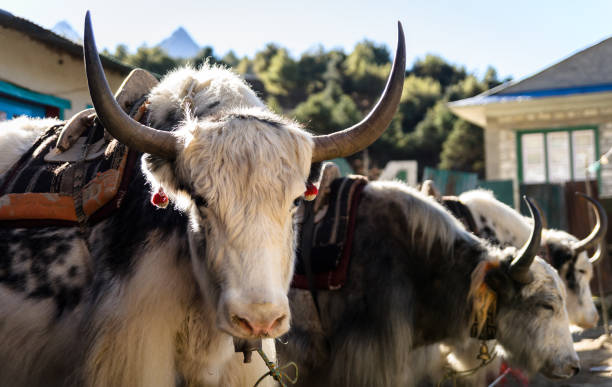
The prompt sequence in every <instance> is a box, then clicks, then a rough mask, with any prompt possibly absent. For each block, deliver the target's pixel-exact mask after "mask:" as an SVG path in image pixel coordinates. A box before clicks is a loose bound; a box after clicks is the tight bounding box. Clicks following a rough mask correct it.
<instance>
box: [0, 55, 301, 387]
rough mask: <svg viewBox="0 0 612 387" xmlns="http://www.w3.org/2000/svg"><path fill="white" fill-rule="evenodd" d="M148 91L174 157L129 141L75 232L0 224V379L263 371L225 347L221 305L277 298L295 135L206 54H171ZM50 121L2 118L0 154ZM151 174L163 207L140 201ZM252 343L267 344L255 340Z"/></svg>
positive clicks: (118, 381)
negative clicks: (170, 136) (115, 185)
mask: <svg viewBox="0 0 612 387" xmlns="http://www.w3.org/2000/svg"><path fill="white" fill-rule="evenodd" d="M148 98H149V101H150V104H149V112H148V115H147V117H146V119H147V121H148V122H147V123H148V124H149V125H150V126H153V127H156V128H158V129H161V130H172V131H175V132H176V134H177V135H178V136H179V138H180V139H181V149H179V152H178V157H177V158H176V159H175V160H164V159H160V158H158V157H156V156H152V155H144V156H143V158H142V160H141V162H140V163H139V164H140V165H139V167H141V169H142V173H136V175H135V176H134V178H133V180H132V181H131V182H130V186H129V189H128V191H127V193H126V195H125V196H124V197H123V198H122V207H121V210H120V211H118V212H117V213H116V214H115V215H113V216H112V217H111V218H109V219H107V220H105V221H103V222H101V223H99V224H97V225H95V226H94V227H93V228H92V229H91V232H90V234H89V235H88V237H87V241H86V240H85V239H83V237H82V236H81V234H79V233H78V232H77V231H78V230H76V229H57V228H50V229H47V230H45V231H44V232H43V231H41V230H35V229H32V230H27V229H21V230H0V252H1V254H2V256H3V261H2V265H0V343H1V344H2V345H0V361H1V363H0V385H8V384H7V383H8V382H9V381H10V385H11V386H36V385H40V386H42V385H45V386H65V385H70V384H72V385H87V386H174V385H177V384H179V385H188V386H195V385H207V386H208V385H223V386H251V385H253V384H254V383H255V381H256V380H257V379H258V378H259V377H260V376H261V375H263V374H264V373H265V372H267V367H266V366H265V364H264V363H263V362H262V361H261V360H260V359H258V356H257V354H254V356H253V362H252V363H251V364H249V365H243V363H242V354H236V353H234V348H233V343H232V335H231V334H228V332H230V331H231V332H232V334H234V332H236V329H238V328H237V327H236V326H234V325H232V321H233V320H231V321H230V316H228V308H229V306H228V305H230V302H236V301H235V300H238V301H240V302H243V303H245V304H246V305H248V306H250V307H251V308H253V309H255V308H256V306H257V305H258V303H262V304H264V305H265V304H266V303H268V302H276V303H278V304H279V305H281V306H282V305H283V303H284V304H285V305H286V304H287V297H286V293H287V290H288V287H289V282H290V280H291V277H292V272H293V250H294V239H295V236H294V229H293V228H294V227H293V219H292V214H293V212H294V211H295V208H294V205H293V202H294V200H295V199H296V198H298V197H300V196H301V195H302V194H303V192H304V190H305V182H306V179H307V177H308V175H309V170H310V161H311V156H312V140H311V138H310V135H309V134H308V133H306V132H305V131H304V130H302V129H301V127H300V126H299V125H298V124H296V123H295V122H293V121H290V120H287V119H284V118H282V117H279V116H277V115H275V114H273V113H271V112H270V111H268V110H267V109H266V108H265V106H264V104H263V103H262V102H261V101H260V100H259V99H258V98H257V96H256V95H255V93H254V92H253V91H252V90H251V89H250V88H249V87H248V86H247V85H246V83H245V82H244V81H243V80H241V79H240V78H239V77H238V76H236V75H235V74H233V73H231V72H230V71H229V70H226V69H223V68H221V67H213V66H208V65H205V66H203V67H202V68H200V69H198V70H196V69H192V68H183V69H179V70H177V71H175V72H172V73H171V74H169V75H168V76H167V77H166V78H165V79H164V80H162V82H161V83H160V84H159V85H158V86H157V87H156V88H155V89H153V90H152V91H151V93H150V95H149V97H148ZM55 123H57V121H54V120H26V119H19V120H16V121H12V122H9V123H3V124H2V126H3V129H6V128H8V129H10V130H12V131H13V132H23V133H24V134H23V135H20V136H18V137H15V138H11V140H16V141H17V144H16V143H15V142H10V141H9V140H7V138H4V137H3V138H0V149H5V148H6V149H10V150H13V149H16V150H19V151H15V152H13V153H12V154H11V155H10V157H6V158H3V159H0V168H1V167H3V166H4V167H6V166H8V165H9V164H11V163H12V162H13V161H14V160H15V159H16V158H17V157H19V154H20V153H21V152H22V151H23V150H25V149H27V147H28V146H30V145H31V144H32V142H33V141H34V138H35V137H37V136H38V134H39V133H40V132H41V131H42V130H43V129H45V128H46V127H48V126H49V125H52V124H55ZM5 140H6V141H5ZM0 153H1V152H0ZM2 155H3V156H4V154H2ZM159 187H161V188H163V189H164V190H165V191H166V192H167V193H168V194H169V196H170V197H171V200H172V202H173V203H174V206H170V207H169V208H167V209H165V210H158V209H156V208H154V207H153V206H152V205H151V204H150V203H149V199H150V195H151V191H152V190H153V191H155V190H157V189H158V188H159ZM43 237H44V238H43ZM86 242H87V243H86ZM39 246H42V247H40V248H39ZM87 246H89V249H87ZM270 300H273V301H270ZM289 320H290V316H289V315H287V316H286V318H285V319H284V320H283V322H282V324H284V325H281V326H280V327H279V333H282V329H283V327H285V328H284V329H286V324H288V321H289ZM221 329H223V330H221ZM236 335H238V333H236ZM274 335H276V333H275V334H274ZM264 349H265V350H266V352H267V353H268V355H269V357H270V358H271V359H274V358H275V354H274V346H273V343H272V341H271V340H264ZM273 384H274V381H273V380H271V378H267V379H266V380H265V381H264V385H273Z"/></svg>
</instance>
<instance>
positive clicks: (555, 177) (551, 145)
mask: <svg viewBox="0 0 612 387" xmlns="http://www.w3.org/2000/svg"><path fill="white" fill-rule="evenodd" d="M546 147H547V151H548V152H547V156H548V181H550V182H554V183H558V182H564V181H569V180H571V173H570V168H571V167H570V159H569V157H568V155H569V154H570V147H569V133H568V132H550V133H546Z"/></svg>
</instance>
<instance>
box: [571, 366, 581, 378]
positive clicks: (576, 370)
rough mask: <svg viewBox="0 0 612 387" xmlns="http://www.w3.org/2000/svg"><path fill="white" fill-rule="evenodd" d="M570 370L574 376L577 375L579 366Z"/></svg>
mask: <svg viewBox="0 0 612 387" xmlns="http://www.w3.org/2000/svg"><path fill="white" fill-rule="evenodd" d="M572 371H574V376H575V375H578V372H580V367H572Z"/></svg>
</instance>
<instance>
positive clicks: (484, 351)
mask: <svg viewBox="0 0 612 387" xmlns="http://www.w3.org/2000/svg"><path fill="white" fill-rule="evenodd" d="M496 357H497V353H495V354H493V356H491V353H490V352H489V346H488V345H487V343H486V341H483V342H482V343H481V344H480V351H479V353H478V356H476V359H478V360H480V362H481V363H480V364H479V365H478V366H477V367H474V368H471V369H469V370H465V371H455V370H453V369H450V370H448V371H447V372H446V374H445V375H444V376H443V377H442V379H440V381H439V382H438V385H437V387H441V386H442V384H444V382H445V381H447V380H452V381H453V386H455V385H456V384H457V378H462V377H465V376H471V375H474V374H475V373H476V372H478V371H479V370H480V369H482V368H483V367H486V366H488V365H489V364H491V362H492V361H493V360H495V358H496Z"/></svg>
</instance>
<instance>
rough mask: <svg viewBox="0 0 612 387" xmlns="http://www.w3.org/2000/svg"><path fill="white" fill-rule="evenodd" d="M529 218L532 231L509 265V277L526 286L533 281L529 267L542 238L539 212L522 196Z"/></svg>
mask: <svg viewBox="0 0 612 387" xmlns="http://www.w3.org/2000/svg"><path fill="white" fill-rule="evenodd" d="M523 199H525V202H527V207H529V212H530V213H531V218H532V219H533V229H532V230H531V236H530V237H529V240H528V241H527V242H526V243H525V245H524V246H523V247H522V248H521V250H520V251H519V252H518V254H517V255H516V257H515V258H514V260H512V263H510V277H511V278H512V279H513V280H515V281H516V282H518V283H521V284H528V283H530V282H531V281H532V280H533V275H532V274H531V273H530V272H529V267H531V264H532V263H533V260H534V259H535V257H536V255H537V253H538V250H539V249H540V240H541V238H542V216H541V215H540V211H538V208H537V207H536V205H535V204H533V202H532V201H531V200H530V199H529V198H527V196H523Z"/></svg>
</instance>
